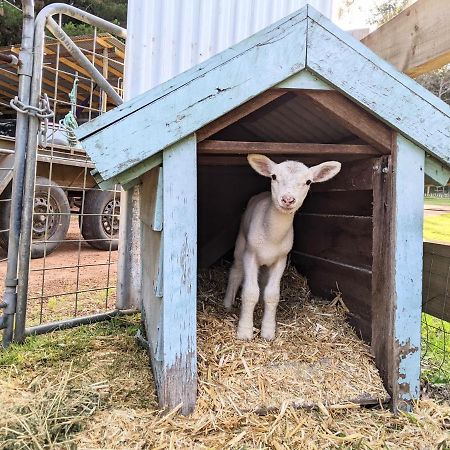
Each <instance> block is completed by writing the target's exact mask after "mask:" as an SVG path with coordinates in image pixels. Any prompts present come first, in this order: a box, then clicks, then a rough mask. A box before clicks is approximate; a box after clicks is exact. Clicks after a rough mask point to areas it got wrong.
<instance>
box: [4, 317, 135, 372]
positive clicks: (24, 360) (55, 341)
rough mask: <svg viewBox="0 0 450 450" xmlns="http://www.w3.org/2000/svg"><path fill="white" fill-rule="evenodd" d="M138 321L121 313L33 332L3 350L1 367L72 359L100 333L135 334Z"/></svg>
mask: <svg viewBox="0 0 450 450" xmlns="http://www.w3.org/2000/svg"><path fill="white" fill-rule="evenodd" d="M136 322H137V321H136V318H135V317H134V316H130V317H128V316H127V317H119V318H113V319H111V320H109V321H105V322H101V323H98V324H94V325H84V326H80V327H77V328H73V329H71V330H64V331H55V332H53V333H49V334H45V335H42V336H31V337H29V338H27V339H26V340H25V343H24V344H13V345H11V346H10V347H9V348H8V349H6V350H3V351H0V369H1V368H5V367H8V366H15V367H16V368H17V369H22V368H31V367H36V366H39V365H49V364H52V363H59V362H61V361H67V360H71V359H73V358H75V357H77V356H80V355H83V354H85V353H86V351H87V349H89V347H90V346H91V345H92V344H93V342H94V341H95V340H96V339H98V338H99V337H102V336H103V337H105V336H115V335H117V334H125V335H128V336H133V335H134V334H135V333H136V331H137V328H138V324H137V323H136Z"/></svg>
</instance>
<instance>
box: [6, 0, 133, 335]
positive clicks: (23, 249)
mask: <svg viewBox="0 0 450 450" xmlns="http://www.w3.org/2000/svg"><path fill="white" fill-rule="evenodd" d="M55 14H65V15H67V16H70V17H72V18H74V19H78V20H81V21H83V22H86V23H88V24H89V25H92V26H95V27H99V28H101V29H103V30H105V31H108V32H110V33H112V34H114V35H116V36H119V37H122V38H126V30H125V29H124V28H122V27H119V26H117V25H114V24H111V23H109V22H108V21H106V20H104V19H101V18H99V17H96V16H94V15H92V14H89V13H86V12H84V11H81V10H79V9H77V8H75V7H73V6H71V5H66V4H64V3H53V4H51V5H48V6H46V7H45V8H43V9H42V10H41V11H40V13H39V14H38V15H37V17H36V21H35V26H34V61H33V76H32V82H31V96H30V104H31V105H32V106H35V107H38V106H39V100H40V94H41V84H42V69H43V60H44V44H45V27H46V24H47V21H48V19H49V18H51V17H52V16H54V15H55ZM83 56H84V55H83ZM94 79H95V81H97V82H98V81H99V80H97V79H96V78H94ZM102 79H103V76H102ZM38 131H39V119H38V118H37V117H36V116H31V117H30V118H29V127H28V145H27V148H28V152H27V161H26V169H25V180H24V196H23V208H22V217H23V220H22V224H21V225H22V226H21V233H20V234H21V239H20V246H19V273H18V286H17V307H16V325H15V330H14V341H15V342H22V341H23V340H24V339H25V319H26V308H27V295H28V277H29V270H30V250H31V236H32V224H33V207H34V181H35V176H36V155H37V134H38Z"/></svg>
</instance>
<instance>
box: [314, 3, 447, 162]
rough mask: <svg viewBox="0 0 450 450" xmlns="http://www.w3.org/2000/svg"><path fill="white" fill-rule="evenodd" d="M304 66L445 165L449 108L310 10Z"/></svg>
mask: <svg viewBox="0 0 450 450" xmlns="http://www.w3.org/2000/svg"><path fill="white" fill-rule="evenodd" d="M308 15H309V16H310V17H311V19H308V20H309V22H308V60H307V68H308V69H309V70H311V71H312V72H314V73H315V74H316V75H317V76H319V78H324V79H326V80H327V81H328V82H329V83H330V84H331V85H332V86H334V87H335V88H336V90H338V91H341V92H344V93H345V96H346V97H347V98H349V99H351V100H353V101H355V102H356V103H357V104H359V105H360V106H361V107H362V108H363V109H365V110H367V111H369V112H370V113H371V114H372V115H373V116H375V117H377V118H380V119H381V120H382V121H383V123H385V124H387V125H389V126H390V127H391V128H393V129H395V130H397V131H399V132H400V133H401V134H402V135H403V136H405V137H407V139H409V140H410V141H411V142H414V143H415V144H417V145H419V146H420V147H421V148H422V149H424V150H425V151H427V153H429V154H431V155H433V156H434V157H436V158H437V159H439V160H440V161H442V162H443V163H445V164H447V165H449V164H450V107H449V106H448V105H447V104H445V103H444V102H443V101H442V100H440V99H438V98H437V97H436V96H435V95H433V94H432V93H431V92H429V91H427V90H426V89H425V88H423V87H422V86H419V85H418V84H417V83H415V82H414V80H411V78H409V77H408V76H406V75H405V74H402V73H400V72H398V71H397V70H395V68H393V67H392V66H391V65H390V64H389V63H387V62H385V61H384V60H383V59H381V58H380V57H378V56H377V55H376V54H375V53H374V52H372V51H370V50H369V49H368V48H367V47H366V46H365V45H363V44H361V43H360V42H358V41H356V40H355V39H353V38H351V36H349V35H348V34H346V33H345V32H343V31H342V30H340V29H339V28H338V27H337V26H336V25H334V24H333V23H331V22H330V21H329V20H328V19H326V18H325V17H323V16H321V15H319V14H318V13H316V12H315V11H314V10H313V9H312V8H311V10H310V11H309V12H308Z"/></svg>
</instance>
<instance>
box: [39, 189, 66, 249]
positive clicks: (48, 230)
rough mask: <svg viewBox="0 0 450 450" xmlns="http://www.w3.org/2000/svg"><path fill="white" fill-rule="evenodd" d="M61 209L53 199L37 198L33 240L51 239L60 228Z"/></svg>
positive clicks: (46, 197)
mask: <svg viewBox="0 0 450 450" xmlns="http://www.w3.org/2000/svg"><path fill="white" fill-rule="evenodd" d="M59 212H60V211H59V208H58V205H57V203H56V202H55V200H54V199H53V197H51V196H50V197H49V196H45V197H35V199H34V215H33V240H34V241H43V240H48V239H50V238H51V237H52V236H53V235H54V234H55V232H56V230H57V228H58V223H59V220H60V217H59V215H58V214H56V213H59Z"/></svg>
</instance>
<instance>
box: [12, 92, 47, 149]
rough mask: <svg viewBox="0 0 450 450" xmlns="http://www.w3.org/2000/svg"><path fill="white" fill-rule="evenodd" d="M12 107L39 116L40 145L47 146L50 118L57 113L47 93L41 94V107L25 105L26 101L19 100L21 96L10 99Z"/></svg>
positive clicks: (23, 112) (20, 111) (22, 112)
mask: <svg viewBox="0 0 450 450" xmlns="http://www.w3.org/2000/svg"><path fill="white" fill-rule="evenodd" d="M9 104H10V106H11V108H13V109H15V110H16V111H17V112H18V113H21V114H29V115H30V116H35V117H37V118H38V119H39V120H40V122H41V127H40V131H39V135H38V139H39V145H40V146H41V147H44V148H45V147H47V131H48V119H50V118H51V117H53V116H54V115H55V114H54V112H53V111H52V110H51V108H50V102H49V100H48V96H47V94H45V93H44V94H43V95H41V98H40V100H39V107H36V106H31V105H25V103H23V102H21V101H20V100H19V97H17V96H16V97H14V98H13V99H12V100H11V101H10V103H9Z"/></svg>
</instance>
